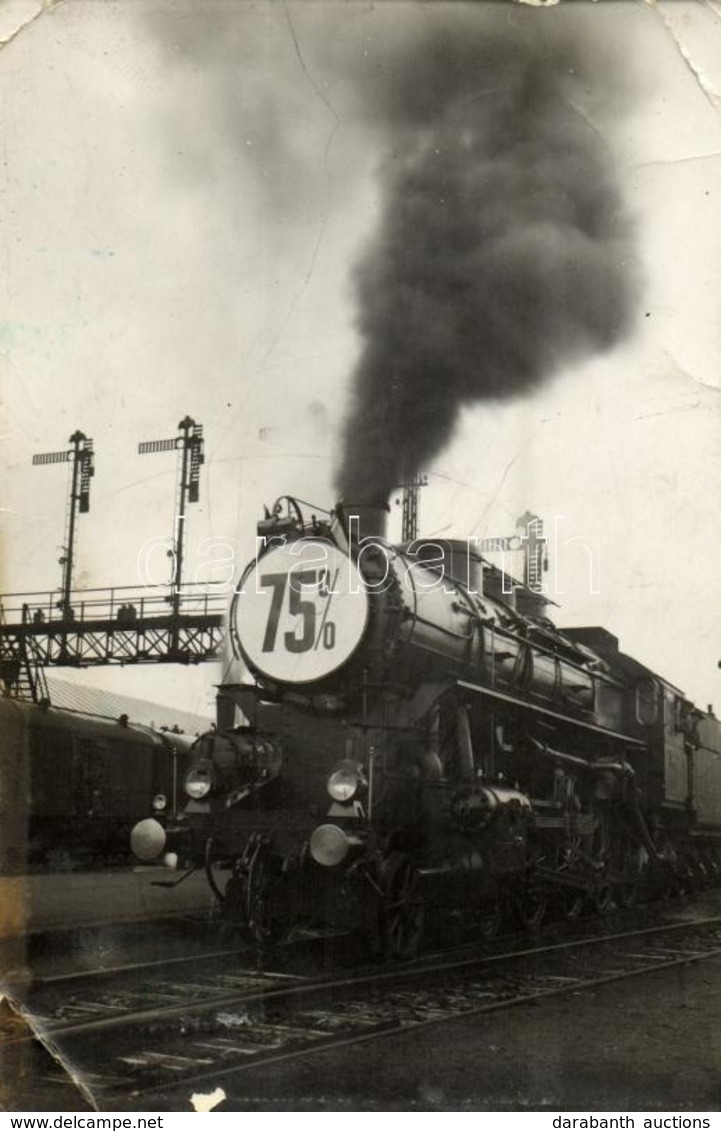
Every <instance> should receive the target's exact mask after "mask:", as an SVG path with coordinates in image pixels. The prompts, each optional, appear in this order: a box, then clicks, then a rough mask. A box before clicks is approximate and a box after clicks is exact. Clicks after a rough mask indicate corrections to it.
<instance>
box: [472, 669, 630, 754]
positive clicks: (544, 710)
mask: <svg viewBox="0 0 721 1131" xmlns="http://www.w3.org/2000/svg"><path fill="white" fill-rule="evenodd" d="M457 686H458V687H462V688H464V689H465V690H466V691H475V693H476V694H477V695H485V696H486V697H487V698H489V699H498V700H500V701H501V702H502V703H511V704H512V705H513V706H514V707H521V708H522V709H523V710H525V711H535V712H536V714H539V715H546V716H547V717H548V718H551V719H557V720H558V722H560V723H566V724H570V725H571V726H575V727H581V728H582V729H583V730H589V731H592V732H593V733H594V734H602V735H603V736H604V738H615V739H616V740H617V741H618V742H624V743H626V745H628V746H636V747H638V748H639V749H643V748H644V747H645V746H646V743H645V742H641V740H640V739H639V738H632V737H631V736H630V735H628V734H621V733H620V732H619V731H617V730H608V728H607V727H599V726H596V725H595V724H594V723H584V722H582V720H581V719H574V718H573V717H572V716H569V715H562V714H560V712H558V711H551V710H549V709H548V707H539V706H538V705H537V704H536V703H529V702H528V700H527V699H517V698H516V696H515V695H506V694H505V692H503V691H492V690H491V688H490V687H480V686H479V685H478V684H477V683H468V682H467V680H465V679H459V680H458V681H457Z"/></svg>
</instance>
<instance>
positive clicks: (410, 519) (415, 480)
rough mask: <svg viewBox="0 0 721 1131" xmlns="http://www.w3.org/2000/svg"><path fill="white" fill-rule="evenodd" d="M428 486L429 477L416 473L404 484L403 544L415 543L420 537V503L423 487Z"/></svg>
mask: <svg viewBox="0 0 721 1131" xmlns="http://www.w3.org/2000/svg"><path fill="white" fill-rule="evenodd" d="M427 484H428V476H427V475H421V474H420V473H419V472H417V471H416V472H414V473H413V475H411V476H410V477H408V478H406V480H405V482H404V484H403V515H402V525H401V542H414V541H415V539H416V538H417V537H418V509H419V507H418V503H419V493H420V489H421V487H425V486H427Z"/></svg>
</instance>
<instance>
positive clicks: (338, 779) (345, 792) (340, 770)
mask: <svg viewBox="0 0 721 1131" xmlns="http://www.w3.org/2000/svg"><path fill="white" fill-rule="evenodd" d="M362 780H363V779H362V777H361V775H360V772H359V770H358V766H357V765H356V763H355V762H341V763H340V764H339V765H338V766H336V768H335V769H334V770H333V773H332V774H331V775H330V777H329V778H328V781H327V782H326V789H327V790H328V793H329V794H330V795H331V797H332V798H333V800H334V801H340V802H344V801H351V800H352V798H353V797H355V794H356V792H357V790H358V786H359V785H360V784H361V783H362Z"/></svg>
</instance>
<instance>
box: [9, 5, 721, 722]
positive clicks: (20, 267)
mask: <svg viewBox="0 0 721 1131" xmlns="http://www.w3.org/2000/svg"><path fill="white" fill-rule="evenodd" d="M36 7H37V5H36V4H32V3H29V2H28V3H25V2H23V0H17V3H10V4H7V6H6V7H4V8H3V9H2V22H1V23H0V33H2V34H4V35H5V36H10V33H11V32H12V30H13V28H14V27H16V26H19V24H20V23H23V22H24V21H25V20H29V22H28V23H27V24H26V26H25V27H24V28H23V30H22V31H20V33H19V34H17V35H15V36H14V37H12V38H10V39H9V41H8V42H6V43H5V45H4V47H2V49H0V106H1V107H2V124H1V125H0V201H1V211H0V223H1V228H0V303H1V310H0V380H1V382H2V394H3V402H4V406H3V413H4V415H3V422H2V438H3V445H4V455H3V463H4V476H3V498H2V507H3V513H2V520H3V533H2V539H3V540H2V549H3V554H4V558H3V565H2V581H3V589H4V590H5V591H8V590H10V591H18V590H28V591H29V590H43V589H45V590H47V589H50V588H53V587H56V586H57V585H58V584H59V580H60V566H59V565H58V564H57V558H58V556H59V554H60V545H61V543H62V540H63V523H64V512H65V500H66V495H67V487H68V482H67V468H64V467H31V463H30V461H31V456H32V454H33V453H34V452H38V451H46V450H54V449H59V448H63V447H64V446H65V445H66V442H67V439H68V437H69V435H70V434H71V432H73V431H74V430H75V429H77V428H80V429H81V430H82V431H84V432H85V433H86V434H87V435H88V436H91V437H92V438H93V439H94V441H95V448H96V452H97V457H96V464H97V473H96V477H95V479H94V481H93V484H92V498H91V513H90V514H88V515H87V516H82V518H81V519H80V522H79V542H78V570H77V574H76V583H77V584H79V585H83V586H86V587H94V586H106V585H113V584H115V585H123V584H125V585H130V584H136V583H138V582H139V581H140V580H141V579H140V577H139V576H138V567H137V561H138V554H139V552H140V550H141V547H142V546H143V544H144V543H146V542H147V541H148V540H149V539H152V538H159V537H164V536H167V535H169V534H170V533H171V531H172V520H173V504H174V492H175V476H176V466H175V457H174V456H173V454H172V453H166V454H162V455H152V456H138V455H137V454H136V450H137V442H138V440H142V439H155V438H160V437H164V436H172V435H174V433H175V431H176V425H177V423H178V421H179V420H180V419H181V417H183V416H185V415H186V414H190V415H191V416H193V417H194V418H195V419H196V420H197V421H198V422H199V423H202V424H203V426H204V429H205V436H206V464H205V467H204V468H203V474H202V482H201V502H200V504H199V505H198V506H195V507H193V508H191V515H190V524H189V554H188V566H189V573H188V575H187V576H188V577H192V575H193V573H194V572H195V571H196V570H200V571H201V572H199V574H198V576H200V577H207V576H208V571H207V569H206V570H205V571H204V572H203V565H202V563H203V560H204V559H203V556H202V550H203V541H204V540H206V539H208V538H216V539H223V540H225V541H226V542H228V543H230V544H231V545H233V546H234V548H235V550H236V553H237V561H238V565H241V564H242V563H243V562H244V561H245V560H246V559H247V558H248V556H250V554H251V553H252V547H253V541H252V539H253V533H254V525H255V521H256V519H257V516H258V514H259V512H260V510H261V508H262V504H263V503H268V504H271V503H272V502H273V500H274V499H275V497H276V496H277V495H279V494H284V493H287V492H294V493H297V494H299V495H300V496H302V497H303V498H306V499H310V500H312V501H314V502H316V503H317V504H319V505H321V506H326V507H329V506H331V505H332V503H333V501H334V499H333V481H334V473H335V469H336V464H337V459H338V443H339V434H340V426H341V423H342V421H343V418H344V413H345V411H346V408H347V405H348V397H349V390H350V385H351V378H352V374H353V370H354V366H355V364H356V362H357V359H358V355H359V350H360V342H359V336H358V332H357V328H356V325H357V324H356V317H357V310H356V305H355V293H354V288H353V285H352V272H353V268H354V265H355V264H356V263H357V262H358V261H359V258H360V257H361V256H362V254H363V251H364V248H365V247H366V246H367V244H368V241H369V240H370V239H372V237H373V234H374V232H375V231H376V229H377V226H378V224H379V222H380V219H381V214H382V199H381V192H380V189H379V181H378V176H377V171H378V168H379V165H380V163H381V161H382V160H383V159H384V157H385V156H386V153H385V148H384V147H385V146H386V145H387V138H385V137H384V135H383V131H382V130H381V129H379V128H378V125H377V122H376V121H374V119H373V115H372V114H371V113H370V112H369V110H368V105H367V104H366V101H365V100H366V99H367V98H368V97H369V95H368V92H369V91H371V90H372V89H373V83H374V80H375V78H376V77H377V78H378V80H379V81H380V80H381V78H382V77H383V76H384V75H385V76H386V77H387V73H388V68H389V67H392V65H393V60H394V58H395V57H396V56H395V53H396V52H397V50H398V47H399V44H403V43H406V42H407V41H409V40H410V41H411V42H412V41H413V39H414V37H416V36H418V35H419V34H420V33H421V32H422V31H424V30H426V31H429V33H430V34H433V33H434V28H435V27H436V26H438V27H441V25H442V24H445V23H446V22H447V21H451V22H453V21H454V20H457V21H471V23H472V24H474V25H475V23H476V22H477V24H478V28H482V27H484V26H485V25H484V21H488V22H489V26H490V23H493V24H494V26H495V25H497V24H498V21H499V19H502V20H503V21H505V22H507V23H508V24H509V26H510V28H511V31H512V30H513V27H514V20H517V19H520V18H523V19H524V20H526V21H527V20H528V19H529V18H531V19H534V20H535V21H536V23H537V26H539V27H541V25H543V26H544V27H545V26H546V25H545V24H544V21H547V20H554V21H556V24H557V25H558V26H559V27H562V26H563V21H564V20H565V21H575V22H576V23H580V25H581V27H582V30H583V32H584V34H585V36H586V39H587V41H588V43H590V44H594V45H596V44H597V45H598V51H599V52H603V60H604V67H605V69H606V71H607V76H608V78H607V82H608V90H607V92H605V97H603V96H602V95H603V94H604V92H603V91H602V92H601V96H600V95H599V91H598V89H596V90H595V91H594V92H593V97H591V96H590V95H589V96H588V97H587V98H586V101H585V102H583V99H584V97H585V95H584V94H583V90H582V91H581V95H580V97H581V99H582V102H583V105H581V106H580V110H582V112H583V113H584V114H586V115H587V116H588V117H589V120H590V121H591V123H592V125H593V128H594V129H596V130H597V131H598V132H599V134H600V136H601V140H602V142H603V144H604V145H605V146H607V147H608V154H609V157H608V159H609V162H611V163H613V167H614V170H615V173H614V175H615V176H616V177H617V179H618V181H619V183H620V186H621V190H622V194H623V197H624V199H625V201H626V206H627V208H628V209H629V210H630V212H631V214H632V215H633V216H634V217H635V222H636V235H635V245H636V249H637V255H638V259H639V261H640V263H641V271H640V273H639V282H638V284H637V285H636V287H635V291H636V308H635V310H634V312H633V318H632V324H631V329H630V331H629V333H628V335H627V337H626V338H625V340H624V341H623V342H622V343H620V344H618V345H617V346H616V347H615V348H614V349H613V350H612V351H611V352H608V353H606V354H605V355H604V356H597V357H590V358H588V359H587V360H585V361H584V362H582V363H579V364H574V365H573V366H568V367H566V368H565V370H564V371H563V372H559V373H558V374H557V375H555V379H554V380H552V381H550V382H549V383H547V384H546V385H545V386H543V387H542V388H541V389H539V390H536V391H535V392H533V393H532V394H530V395H529V396H527V397H526V398H525V399H521V400H516V401H513V402H511V403H503V404H487V403H486V404H483V405H472V406H469V407H468V408H466V409H465V410H464V411H463V413H462V415H461V418H460V420H459V424H458V428H457V430H456V433H455V436H454V438H453V440H452V442H451V443H450V444H449V446H448V447H447V448H446V449H445V450H444V451H443V452H442V453H441V454H440V455H439V456H438V457H437V458H436V459H435V460H434V462H433V463H432V465H431V466H429V467H427V468H426V469H425V470H426V471H427V472H428V479H429V482H428V486H427V487H426V488H425V489H424V490H423V492H422V501H421V526H422V531H423V532H424V533H428V534H431V533H439V532H443V533H445V534H448V535H451V534H452V535H456V536H461V537H463V536H466V535H469V534H473V535H476V536H479V537H483V536H485V535H505V534H510V533H513V531H514V525H515V518H516V516H517V515H518V514H520V513H521V512H522V511H525V510H526V509H531V510H532V511H535V512H536V513H538V514H539V515H541V516H542V518H543V519H544V521H545V522H546V526H547V530H548V531H549V532H552V531H553V530H554V526H555V528H556V530H557V532H558V536H559V537H558V544H556V545H552V546H551V558H552V572H551V574H550V575H549V579H548V580H549V584H550V586H551V588H552V589H553V588H554V586H555V588H556V589H557V590H562V592H558V593H555V594H554V593H551V595H552V596H554V599H555V600H556V601H557V602H558V603H559V605H561V606H562V607H561V608H560V609H558V610H557V612H556V614H555V615H556V620H557V622H558V623H559V624H561V625H563V624H574V625H579V624H584V623H586V624H587V623H593V624H602V625H604V626H605V627H607V628H608V629H609V630H610V631H612V632H614V633H616V634H617V635H618V636H619V637H620V638H621V644H622V647H623V648H624V650H625V651H627V652H630V653H631V654H633V655H636V656H637V657H638V658H639V659H641V660H643V661H644V662H646V663H648V664H649V665H650V666H652V667H654V668H656V670H658V671H659V672H661V673H662V674H664V675H666V676H667V677H668V678H670V679H671V680H672V681H673V682H675V683H676V684H678V685H679V686H681V687H682V688H683V689H684V690H685V691H686V692H687V694H689V695H690V696H691V697H692V698H694V699H696V700H698V701H699V702H701V703H703V704H705V703H706V702H711V701H715V702H717V704H718V705H719V706H721V687H720V680H721V673H719V672H718V671H717V668H716V662H717V660H718V659H719V657H721V599H720V597H719V593H718V578H719V559H720V557H721V531H720V530H719V521H718V515H717V510H718V508H717V500H718V499H719V497H720V496H721V441H720V437H721V419H720V415H719V414H720V411H721V397H720V396H719V392H720V390H721V319H720V318H719V312H720V311H721V156H720V155H721V5H714V4H712V3H707V4H697V3H685V2H676V0H674V2H673V3H670V2H669V3H658V4H656V5H649V4H645V3H637V4H636V3H625V2H623V0H616V2H600V3H596V4H593V5H590V4H589V5H586V4H584V3H574V4H573V10H572V9H571V5H570V4H569V3H562V4H561V5H559V6H558V8H556V9H554V10H540V11H534V12H531V13H530V16H529V14H528V13H526V12H524V13H522V14H521V13H519V10H518V8H517V7H516V6H514V5H511V4H510V3H509V4H494V5H492V6H490V7H491V8H492V13H490V14H489V11H488V8H487V6H485V5H484V4H476V5H473V6H471V7H466V6H465V5H462V4H453V5H450V6H449V7H447V8H446V7H444V6H443V5H441V4H426V5H416V4H413V3H407V4H395V3H393V2H387V3H385V4H383V5H368V4H365V3H363V4H360V3H358V4H354V3H352V2H350V3H349V2H348V0H344V2H343V3H338V4H332V3H323V4H314V3H311V2H308V0H303V2H296V3H289V4H287V5H284V4H281V3H273V4H263V3H254V4H250V3H245V2H243V0H235V2H228V0H226V2H223V3H220V2H217V0H205V2H204V3H203V4H202V5H198V4H196V3H190V2H188V3H185V2H183V0H167V2H161V0H146V2H145V3H144V4H139V3H137V2H136V0H133V2H130V3H126V2H125V0H112V2H110V3H100V2H96V0H65V2H64V3H62V4H59V5H57V6H56V7H54V8H51V9H49V10H46V11H45V12H44V13H43V14H42V15H40V16H39V17H38V18H35V19H30V17H31V16H32V14H33V12H34V10H35V9H36ZM434 21H436V23H434ZM539 34H540V33H539ZM418 82H419V97H420V96H421V95H422V93H423V75H422V74H419V76H418ZM582 86H583V82H582V81H581V87H582ZM586 94H588V92H586ZM394 521H396V524H398V510H397V509H396V510H395V511H394ZM396 529H397V526H396ZM584 544H587V545H588V546H590V547H591V549H592V556H593V559H594V573H593V578H592V584H590V583H589V571H588V553H587V551H586V550H585V549H584ZM206 549H207V544H206ZM156 561H157V563H158V568H159V569H160V568H161V567H162V564H163V563H162V559H161V558H158V559H156ZM554 569H555V572H554ZM217 576H222V574H220V573H219V574H218V575H217ZM591 589H593V590H596V591H595V592H591ZM220 675H221V668H220V666H219V665H218V666H211V665H206V666H205V667H203V668H202V669H200V670H198V671H195V672H178V671H177V669H166V670H161V669H156V668H148V669H144V670H143V671H137V670H136V671H125V670H120V669H117V670H115V669H102V670H101V669H98V670H93V671H91V672H88V673H86V674H84V675H83V678H85V679H87V681H88V682H93V683H98V684H103V685H104V686H108V687H114V688H117V689H118V690H121V691H123V692H125V693H127V694H136V695H137V694H139V695H142V696H143V697H145V698H148V699H152V698H154V697H156V698H158V699H159V700H162V701H169V702H172V701H173V698H174V696H177V697H178V702H179V703H181V702H182V705H183V706H184V707H185V708H187V709H188V710H194V711H202V710H203V709H206V710H209V709H210V708H209V707H208V704H211V703H212V698H213V692H212V684H213V683H214V682H217V681H218V679H219V678H220Z"/></svg>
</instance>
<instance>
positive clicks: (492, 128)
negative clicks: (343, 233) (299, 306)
mask: <svg viewBox="0 0 721 1131" xmlns="http://www.w3.org/2000/svg"><path fill="white" fill-rule="evenodd" d="M548 15H549V13H547V12H544V13H539V16H540V17H541V18H540V19H539V20H537V21H535V22H533V23H530V25H529V26H527V27H525V28H521V29H520V30H519V27H518V26H516V27H515V28H514V29H513V33H512V34H511V33H510V32H504V33H502V34H500V35H499V34H483V35H481V34H478V32H477V31H476V33H475V34H474V33H473V32H472V31H471V30H470V25H469V23H468V22H467V21H466V22H461V23H456V24H454V25H452V26H451V27H445V28H443V27H440V28H439V27H437V26H436V27H434V28H433V29H432V34H431V33H429V34H427V35H426V36H425V37H424V38H423V40H422V41H421V42H418V40H416V42H414V43H413V44H412V47H409V48H408V49H407V50H406V51H405V53H404V54H403V55H402V56H401V57H399V58H397V59H396V60H395V61H394V65H393V66H392V67H390V68H388V70H387V72H385V74H384V76H380V77H379V76H375V77H374V82H373V83H372V84H369V87H368V88H367V91H368V97H369V98H370V99H371V101H372V100H373V99H375V102H373V107H374V113H375V116H376V119H377V120H378V121H380V122H381V124H382V127H383V129H384V131H385V139H386V143H387V150H386V155H385V158H384V160H383V163H382V167H381V170H380V181H381V187H382V212H381V221H380V225H379V230H378V232H377V234H376V235H375V238H374V239H373V240H372V244H371V246H370V247H368V249H367V250H366V252H365V254H364V255H363V256H362V259H361V261H360V263H359V264H358V266H357V269H356V275H355V286H356V291H357V298H358V304H359V329H360V334H361V337H362V343H363V348H362V353H361V356H360V360H359V363H358V366H357V370H356V373H355V377H354V386H353V394H352V404H351V409H350V411H349V414H348V417H347V420H346V424H345V437H344V448H343V462H342V466H341V468H340V471H339V474H338V477H337V487H338V489H339V492H340V495H341V497H342V498H345V499H346V500H349V501H351V500H352V501H357V500H359V499H374V500H383V499H386V498H387V496H388V494H389V492H390V491H391V489H392V488H393V487H395V486H397V485H398V484H400V483H401V482H402V480H403V477H404V475H407V474H409V473H410V472H412V471H414V470H418V469H423V468H427V467H428V466H429V464H430V462H431V460H432V459H433V457H434V456H436V455H437V453H438V452H439V451H440V450H441V448H442V447H443V446H444V445H445V444H446V443H447V441H448V440H449V439H450V437H451V435H452V432H453V429H454V425H455V422H456V419H457V416H458V413H459V409H460V408H461V407H462V406H463V405H465V404H470V403H472V402H475V401H481V400H498V401H500V400H506V399H508V398H512V397H518V396H520V395H523V394H526V393H527V392H528V391H529V390H531V389H533V388H534V387H535V386H537V385H538V384H539V383H540V382H541V381H543V380H544V379H546V378H547V377H549V376H551V375H552V374H554V372H556V371H558V370H559V369H560V368H561V367H563V366H568V365H569V363H572V362H574V361H580V360H582V359H583V358H584V357H586V356H588V355H589V354H592V353H594V352H597V351H602V350H604V349H607V348H609V347H610V346H612V345H613V344H614V343H615V342H617V341H618V340H619V338H620V337H622V335H623V334H624V332H625V331H626V329H627V328H628V325H629V320H630V315H631V311H632V308H633V303H632V295H633V294H634V292H635V290H636V271H635V267H634V255H633V249H632V238H631V237H632V226H631V224H630V222H629V219H628V217H627V215H626V212H625V209H624V207H623V204H622V201H621V197H620V194H619V190H618V187H617V185H616V180H615V175H614V169H613V163H612V159H611V156H610V154H609V152H608V150H607V148H606V145H605V143H604V141H603V139H602V137H601V136H600V134H599V131H598V129H597V127H596V125H595V123H594V121H593V119H592V118H590V117H589V115H588V112H587V108H588V106H589V105H592V104H593V97H594V95H595V97H596V98H598V97H601V98H603V92H604V82H606V83H608V84H610V85H609V89H608V97H609V98H612V97H613V95H614V90H613V78H612V76H611V75H606V74H605V73H604V67H603V65H602V64H600V63H599V61H598V60H596V63H595V64H594V62H593V59H592V58H591V59H589V57H588V52H587V51H586V49H585V48H584V47H583V46H582V44H581V42H580V40H579V39H578V37H576V41H574V39H573V38H569V37H568V36H567V35H559V34H558V26H557V25H554V27H553V32H552V34H551V35H546V34H544V28H543V27H542V26H541V25H543V18H545V17H547V16H548ZM504 19H505V13H504ZM545 26H547V25H545ZM586 30H588V29H586ZM594 72H596V73H594ZM484 442H486V443H488V442H492V441H491V438H489V437H486V438H485V441H484Z"/></svg>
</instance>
